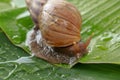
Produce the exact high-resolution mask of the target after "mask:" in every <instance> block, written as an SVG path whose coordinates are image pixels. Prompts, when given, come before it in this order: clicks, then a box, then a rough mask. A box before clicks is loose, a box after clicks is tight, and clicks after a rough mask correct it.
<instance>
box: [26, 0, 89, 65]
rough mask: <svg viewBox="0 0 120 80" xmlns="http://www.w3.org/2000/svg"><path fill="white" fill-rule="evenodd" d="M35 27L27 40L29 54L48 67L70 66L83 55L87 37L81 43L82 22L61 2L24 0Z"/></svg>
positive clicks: (67, 4) (75, 11)
mask: <svg viewBox="0 0 120 80" xmlns="http://www.w3.org/2000/svg"><path fill="white" fill-rule="evenodd" d="M26 4H27V8H28V10H29V12H30V15H31V17H32V20H33V22H34V24H35V27H34V29H32V30H31V31H30V32H29V33H30V34H29V36H28V37H29V38H28V39H29V40H27V42H28V44H29V47H30V49H31V51H32V53H33V54H34V55H35V56H37V57H39V58H42V59H44V60H46V61H48V62H50V63H53V64H56V63H65V64H73V63H75V62H76V61H77V60H78V59H79V58H80V57H82V56H83V55H84V54H86V53H87V51H88V50H87V46H88V45H89V43H90V41H91V37H90V38H89V39H88V40H87V41H86V42H82V41H81V35H80V30H81V24H82V19H81V15H80V13H79V11H78V10H77V8H76V7H75V6H74V5H72V4H71V3H69V2H67V1H65V0H26Z"/></svg>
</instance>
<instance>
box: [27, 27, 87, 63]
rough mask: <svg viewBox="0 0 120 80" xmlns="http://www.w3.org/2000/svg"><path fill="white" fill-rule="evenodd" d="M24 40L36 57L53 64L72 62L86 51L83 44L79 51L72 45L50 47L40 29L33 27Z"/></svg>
mask: <svg viewBox="0 0 120 80" xmlns="http://www.w3.org/2000/svg"><path fill="white" fill-rule="evenodd" d="M26 42H27V45H28V46H29V47H30V49H31V51H32V53H33V54H34V55H35V56H36V57H39V58H41V59H44V60H46V61H48V62H50V63H53V64H55V63H65V64H74V63H75V62H76V61H77V60H78V59H79V58H80V57H81V56H83V55H84V53H86V49H84V46H80V47H81V52H80V51H79V53H77V52H76V51H74V50H73V49H74V48H73V47H74V46H73V45H71V46H67V47H50V46H48V45H46V43H45V41H44V40H43V39H42V37H41V32H40V30H39V29H35V28H34V29H32V30H31V31H29V32H28V34H27V40H26ZM79 43H80V42H79ZM80 44H81V43H80ZM82 48H83V49H82ZM75 53H76V54H75Z"/></svg>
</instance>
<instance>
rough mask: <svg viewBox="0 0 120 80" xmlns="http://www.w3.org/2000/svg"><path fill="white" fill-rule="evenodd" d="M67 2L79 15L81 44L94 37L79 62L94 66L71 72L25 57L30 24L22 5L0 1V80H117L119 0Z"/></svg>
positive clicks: (76, 68) (118, 71)
mask: <svg viewBox="0 0 120 80" xmlns="http://www.w3.org/2000/svg"><path fill="white" fill-rule="evenodd" d="M68 1H70V2H71V3H73V4H74V5H75V6H76V7H77V8H78V9H79V10H80V12H81V15H82V18H83V24H82V30H81V34H82V40H83V41H85V40H86V39H87V38H88V37H89V36H90V35H91V34H92V33H94V36H93V38H92V42H91V44H90V45H89V47H88V48H89V51H90V52H89V53H88V54H87V55H85V56H84V57H83V58H82V59H80V60H79V62H81V63H97V64H77V65H75V66H74V67H73V68H71V69H69V68H65V67H66V65H59V66H62V67H64V68H60V67H57V66H55V65H51V64H49V63H47V62H45V61H43V60H41V59H38V58H36V57H33V56H31V55H29V54H28V48H27V47H26V46H25V40H26V33H27V32H28V31H29V30H30V29H31V28H32V27H33V23H32V21H31V18H30V16H29V13H28V12H27V9H26V7H25V2H24V0H20V1H18V0H2V1H0V78H1V79H7V80H33V79H36V80H48V79H49V80H103V79H104V80H119V74H120V69H119V67H120V65H116V64H120V53H119V52H120V15H119V14H120V5H119V4H120V0H100V1H98V0H91V1H89V0H68ZM18 3H19V4H18ZM2 31H3V32H4V33H3V32H2ZM6 36H7V37H6ZM9 40H10V41H9ZM13 44H14V45H13ZM15 45H16V46H15ZM17 46H19V47H21V48H22V49H21V48H19V47H17ZM24 50H25V51H24ZM26 51H27V52H26ZM98 63H111V64H98ZM68 67H69V65H68ZM106 74H107V75H106ZM101 76H102V77H101Z"/></svg>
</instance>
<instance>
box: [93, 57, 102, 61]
mask: <svg viewBox="0 0 120 80" xmlns="http://www.w3.org/2000/svg"><path fill="white" fill-rule="evenodd" d="M93 59H95V60H98V59H101V56H95V57H93Z"/></svg>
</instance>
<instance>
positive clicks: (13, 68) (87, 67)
mask: <svg viewBox="0 0 120 80" xmlns="http://www.w3.org/2000/svg"><path fill="white" fill-rule="evenodd" d="M0 37H2V39H0V56H1V57H0V79H7V80H22V79H23V80H26V79H28V80H34V79H35V80H48V79H49V80H103V79H104V80H119V74H120V69H119V67H120V65H111V64H77V65H76V66H74V67H73V68H72V69H67V68H60V67H56V66H54V65H50V64H48V63H47V62H44V61H42V60H40V59H38V58H34V57H31V56H29V55H28V54H26V53H25V52H24V51H23V50H22V49H20V48H18V47H16V46H14V45H13V44H12V43H11V42H9V40H8V39H7V38H6V36H5V34H4V33H3V32H0ZM106 74H107V75H106ZM111 75H112V76H111ZM101 76H102V77H101Z"/></svg>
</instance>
